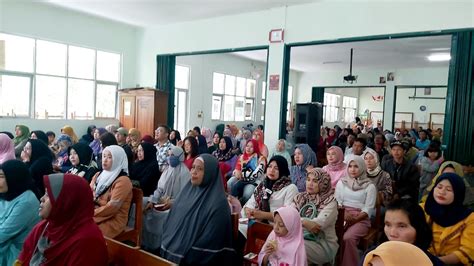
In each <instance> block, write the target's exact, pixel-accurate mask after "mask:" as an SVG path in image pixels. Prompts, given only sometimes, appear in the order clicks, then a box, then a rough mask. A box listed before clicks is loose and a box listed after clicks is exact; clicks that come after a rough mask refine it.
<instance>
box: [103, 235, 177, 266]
mask: <svg viewBox="0 0 474 266" xmlns="http://www.w3.org/2000/svg"><path fill="white" fill-rule="evenodd" d="M105 241H106V243H107V251H108V255H109V264H108V265H109V266H129V265H130V266H132V265H133V266H169V265H176V264H174V263H172V262H170V261H168V260H165V259H163V258H160V257H158V256H155V255H153V254H151V253H148V252H146V251H144V250H141V249H140V248H139V247H131V246H128V245H125V244H123V243H121V242H119V241H116V240H114V239H112V238H108V237H105Z"/></svg>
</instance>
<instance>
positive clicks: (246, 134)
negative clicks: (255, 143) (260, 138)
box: [239, 129, 252, 152]
mask: <svg viewBox="0 0 474 266" xmlns="http://www.w3.org/2000/svg"><path fill="white" fill-rule="evenodd" d="M250 139H252V131H250V130H248V129H244V131H243V132H242V139H241V140H240V142H239V148H240V150H241V151H242V152H244V151H245V146H246V145H247V142H248V141H249V140H250Z"/></svg>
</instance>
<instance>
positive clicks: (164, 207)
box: [142, 146, 191, 252]
mask: <svg viewBox="0 0 474 266" xmlns="http://www.w3.org/2000/svg"><path fill="white" fill-rule="evenodd" d="M168 153H169V157H168V161H169V167H167V168H166V170H165V171H164V172H163V174H162V175H161V177H160V180H159V181H158V185H157V186H156V185H155V186H156V190H155V191H154V192H153V191H152V192H151V193H147V194H145V195H150V196H149V197H146V198H144V199H143V201H144V202H145V203H146V205H145V211H144V219H143V233H142V235H143V241H142V245H143V246H144V247H145V248H146V249H147V250H150V251H152V252H155V251H156V250H158V251H159V248H160V246H161V237H162V235H163V225H164V222H165V220H166V217H168V214H169V208H170V207H171V206H172V205H173V203H174V201H175V199H176V197H177V196H178V195H179V192H180V191H181V189H183V187H184V186H185V185H186V184H187V183H188V182H189V180H190V179H191V173H190V172H189V170H188V168H187V167H186V165H185V164H184V163H183V161H184V152H183V149H181V148H180V147H176V146H174V147H173V148H171V150H170V151H169V152H168ZM154 161H155V162H156V153H155V156H154ZM155 184H156V183H155ZM155 204H159V205H155ZM155 206H156V207H155Z"/></svg>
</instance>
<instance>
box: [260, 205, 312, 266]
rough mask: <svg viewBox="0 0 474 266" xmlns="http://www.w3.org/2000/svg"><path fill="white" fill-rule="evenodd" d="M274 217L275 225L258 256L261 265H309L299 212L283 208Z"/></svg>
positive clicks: (290, 208) (291, 208)
mask: <svg viewBox="0 0 474 266" xmlns="http://www.w3.org/2000/svg"><path fill="white" fill-rule="evenodd" d="M273 216H274V219H273V220H274V221H275V224H274V225H273V231H272V232H271V233H270V235H268V237H267V240H266V241H265V244H264V245H263V247H262V250H261V251H260V254H259V255H258V263H259V265H262V266H267V265H298V266H300V265H301V266H306V265H308V262H307V260H306V252H305V249H304V246H305V241H304V239H303V229H302V226H301V220H300V216H299V213H298V211H296V210H295V208H293V207H290V206H288V207H281V208H279V209H278V210H276V211H275V212H274V213H273Z"/></svg>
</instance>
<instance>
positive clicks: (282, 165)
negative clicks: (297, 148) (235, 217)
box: [254, 155, 291, 212]
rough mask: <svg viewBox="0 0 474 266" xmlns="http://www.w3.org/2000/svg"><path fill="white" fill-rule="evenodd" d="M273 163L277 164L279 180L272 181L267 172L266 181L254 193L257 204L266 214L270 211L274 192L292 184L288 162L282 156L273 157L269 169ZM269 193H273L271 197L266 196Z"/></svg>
mask: <svg viewBox="0 0 474 266" xmlns="http://www.w3.org/2000/svg"><path fill="white" fill-rule="evenodd" d="M271 162H275V163H276V164H277V166H278V172H279V174H280V176H279V177H278V179H277V180H271V179H270V178H268V177H267V176H266V171H265V179H264V180H263V182H262V183H261V184H259V185H258V186H257V189H255V191H254V197H255V201H256V202H257V205H258V206H259V209H260V210H261V211H266V212H269V211H270V196H271V194H272V193H273V192H274V191H278V190H281V189H282V188H284V187H286V186H287V185H289V184H290V183H291V180H290V169H289V168H288V161H287V160H286V159H285V157H283V156H281V155H275V156H273V157H272V158H271V159H270V161H269V162H268V164H267V168H268V166H269V165H270V163H271ZM265 170H266V169H265ZM269 191H271V193H270V195H267V196H264V195H265V194H266V193H269Z"/></svg>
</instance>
